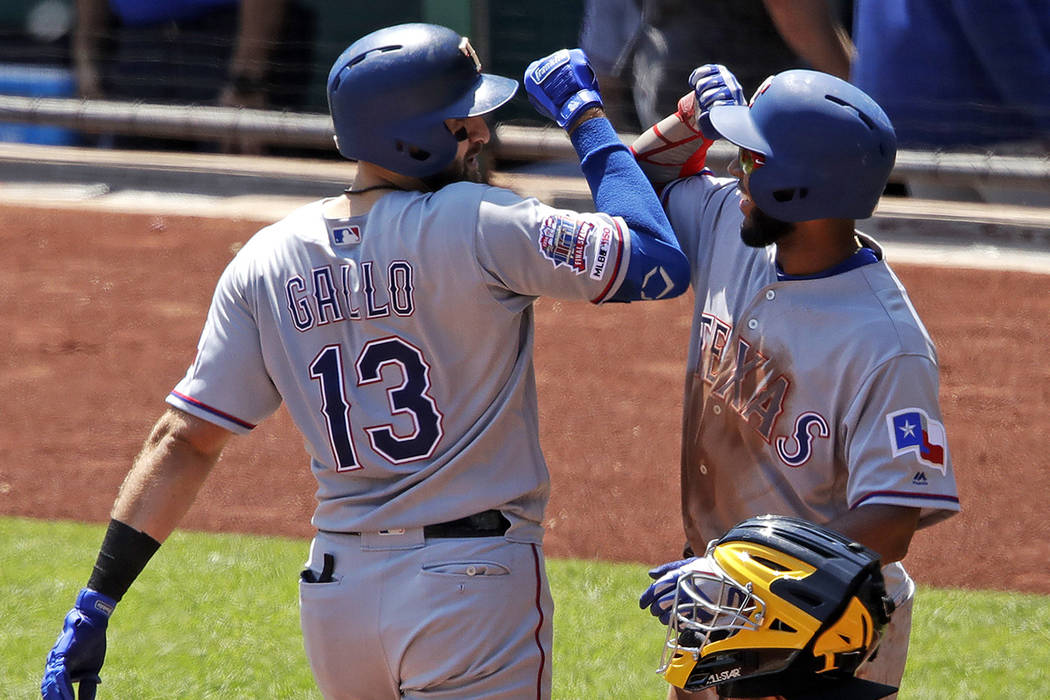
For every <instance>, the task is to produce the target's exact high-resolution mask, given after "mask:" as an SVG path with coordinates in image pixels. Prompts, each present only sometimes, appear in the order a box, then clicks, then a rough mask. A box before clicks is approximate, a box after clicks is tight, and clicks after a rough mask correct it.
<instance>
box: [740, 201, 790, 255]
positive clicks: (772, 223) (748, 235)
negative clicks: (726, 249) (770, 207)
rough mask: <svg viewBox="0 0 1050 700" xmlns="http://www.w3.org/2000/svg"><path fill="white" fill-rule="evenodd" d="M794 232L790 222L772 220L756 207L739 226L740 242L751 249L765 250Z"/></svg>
mask: <svg viewBox="0 0 1050 700" xmlns="http://www.w3.org/2000/svg"><path fill="white" fill-rule="evenodd" d="M793 230H795V224H793V223H791V222H790V221H781V220H780V219H774V218H773V217H772V216H770V215H769V214H767V213H765V212H764V211H762V210H761V209H759V208H758V207H754V208H753V209H752V210H751V214H750V215H749V216H747V217H746V218H745V219H744V222H743V223H742V224H740V240H742V241H743V242H744V245H746V246H749V247H751V248H765V247H766V246H768V245H772V244H774V243H776V242H777V241H778V240H780V239H781V238H783V237H784V236H786V235H787V234H789V233H791V232H792V231H793Z"/></svg>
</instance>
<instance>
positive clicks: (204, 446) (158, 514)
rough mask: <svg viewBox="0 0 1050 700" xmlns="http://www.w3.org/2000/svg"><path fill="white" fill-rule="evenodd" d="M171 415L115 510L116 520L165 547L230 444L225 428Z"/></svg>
mask: <svg viewBox="0 0 1050 700" xmlns="http://www.w3.org/2000/svg"><path fill="white" fill-rule="evenodd" d="M199 423H204V422H203V421H199V419H191V418H190V417H188V416H186V415H185V414H181V413H179V412H176V411H168V412H167V413H165V414H164V416H162V417H161V419H160V420H159V421H157V424H156V425H155V426H154V428H153V431H152V432H151V433H150V436H149V438H148V439H147V440H146V443H145V445H144V446H143V449H142V452H141V453H140V454H139V456H138V458H136V460H135V464H134V465H133V466H132V468H131V471H130V472H128V475H127V477H126V478H125V480H124V483H123V484H122V485H121V488H120V493H119V495H118V496H117V500H116V502H115V503H114V505H113V512H112V517H113V518H114V519H115V520H119V521H120V522H122V523H124V524H126V525H128V526H130V527H132V528H134V529H135V530H138V531H139V532H144V533H146V534H147V535H149V536H150V537H152V538H153V539H155V540H157V541H158V542H163V541H164V540H165V539H166V538H167V537H168V535H170V534H171V532H172V531H173V530H174V529H175V527H176V526H177V525H178V523H179V521H181V520H182V518H183V516H184V515H185V514H186V512H187V511H188V510H189V508H190V506H191V505H192V504H193V501H194V500H195V499H196V497H197V492H198V491H199V490H200V487H201V485H202V484H203V483H204V481H205V479H206V478H207V476H208V474H209V473H210V472H211V469H212V467H213V466H214V465H215V463H216V462H217V461H218V459H219V454H220V453H221V451H222V447H223V445H224V444H225V442H226V437H227V436H226V435H223V432H225V431H222V432H218V431H221V430H222V429H221V428H218V427H214V426H203V429H202V427H201V426H199Z"/></svg>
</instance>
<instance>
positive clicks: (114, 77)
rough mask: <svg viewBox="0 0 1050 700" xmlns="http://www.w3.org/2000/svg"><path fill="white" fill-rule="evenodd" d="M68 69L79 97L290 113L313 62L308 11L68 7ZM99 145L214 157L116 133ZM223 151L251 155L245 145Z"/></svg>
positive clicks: (92, 0)
mask: <svg viewBox="0 0 1050 700" xmlns="http://www.w3.org/2000/svg"><path fill="white" fill-rule="evenodd" d="M76 10H77V21H76V25H75V27H74V32H73V44H72V47H73V51H72V53H73V68H74V72H75V75H76V81H77V90H78V93H79V95H80V96H81V97H83V98H87V99H112V100H132V101H139V102H148V103H161V104H211V105H222V106H228V107H248V108H253V109H265V108H295V107H297V106H299V105H301V104H302V102H303V98H304V96H303V91H304V88H305V87H306V85H307V83H308V75H309V73H310V71H311V63H312V37H313V33H314V27H313V11H312V10H310V9H309V8H307V7H305V6H303V5H301V4H300V3H299V2H297V0H76ZM100 145H104V146H116V147H122V148H153V149H164V150H186V149H188V150H215V149H216V147H217V146H216V144H196V145H192V144H188V143H187V142H186V141H173V140H167V139H157V138H144V137H128V136H120V135H116V136H113V137H107V138H103V139H101V140H100ZM222 148H223V150H228V151H234V152H245V153H259V152H261V150H262V149H261V147H260V145H259V144H258V143H254V142H252V141H250V140H247V139H246V140H242V141H239V142H237V143H227V144H223V145H222Z"/></svg>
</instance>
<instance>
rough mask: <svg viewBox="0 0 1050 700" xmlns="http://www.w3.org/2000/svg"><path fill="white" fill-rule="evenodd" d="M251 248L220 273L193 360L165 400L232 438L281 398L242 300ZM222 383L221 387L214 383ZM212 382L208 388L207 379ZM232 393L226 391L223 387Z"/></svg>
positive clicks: (248, 306) (245, 299)
mask: <svg viewBox="0 0 1050 700" xmlns="http://www.w3.org/2000/svg"><path fill="white" fill-rule="evenodd" d="M250 247H251V243H249V244H248V245H246V246H245V247H244V248H242V249H241V251H240V252H239V253H238V255H237V256H236V257H235V258H234V260H233V261H232V262H231V263H230V264H229V265H228V266H227V268H226V270H225V271H224V272H223V273H222V277H220V279H219V283H218V285H217V286H216V288H215V294H214V295H213V297H212V302H211V308H210V309H209V310H208V318H207V320H206V322H205V325H204V330H203V332H202V333H201V338H200V341H199V343H198V345H197V356H196V358H195V359H194V361H193V364H192V365H191V366H190V368H189V370H188V371H187V372H186V376H185V377H183V379H182V381H180V382H179V383H178V384H177V385H176V386H175V388H174V389H173V390H172V391H171V393H170V394H169V395H168V398H167V401H168V403H169V404H171V405H172V406H175V407H176V408H179V409H181V410H183V411H186V412H187V413H190V414H193V415H195V416H198V417H199V418H203V419H205V420H208V421H211V422H213V423H216V424H218V425H220V426H222V427H224V428H226V429H228V430H231V431H233V432H235V433H246V432H248V431H250V430H251V429H252V428H254V427H255V426H256V425H257V424H258V423H259V422H260V421H261V420H262V419H263V418H265V417H267V416H269V415H270V414H271V413H273V412H274V411H276V410H277V407H278V406H280V404H281V397H280V395H279V394H278V392H277V388H276V387H275V386H274V384H273V381H271V379H270V376H269V374H268V373H267V370H266V366H265V364H264V361H263V354H262V350H261V347H260V336H259V329H258V327H257V326H256V321H255V315H254V313H253V310H252V308H251V302H249V301H248V297H247V295H246V292H245V290H246V285H247V282H248V279H249V274H248V268H249V263H250ZM220 377H221V378H222V381H221V383H220V382H218V381H217V379H216V378H220ZM208 378H212V380H211V382H212V383H209V379H208ZM231 386H235V387H237V391H229V387H231Z"/></svg>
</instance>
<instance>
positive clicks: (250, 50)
mask: <svg viewBox="0 0 1050 700" xmlns="http://www.w3.org/2000/svg"><path fill="white" fill-rule="evenodd" d="M285 5H286V0H242V2H241V14H240V19H239V24H238V33H237V42H236V43H235V45H234V51H233V55H232V57H231V58H230V76H231V77H235V78H242V79H247V80H252V81H259V80H262V79H263V78H264V77H265V75H266V71H267V69H268V68H269V61H270V51H271V50H272V49H273V46H274V44H275V43H276V37H277V34H278V31H279V29H280V26H281V23H282V22H283V21H284V7H285Z"/></svg>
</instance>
